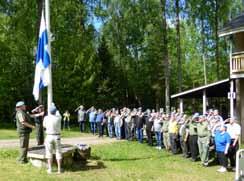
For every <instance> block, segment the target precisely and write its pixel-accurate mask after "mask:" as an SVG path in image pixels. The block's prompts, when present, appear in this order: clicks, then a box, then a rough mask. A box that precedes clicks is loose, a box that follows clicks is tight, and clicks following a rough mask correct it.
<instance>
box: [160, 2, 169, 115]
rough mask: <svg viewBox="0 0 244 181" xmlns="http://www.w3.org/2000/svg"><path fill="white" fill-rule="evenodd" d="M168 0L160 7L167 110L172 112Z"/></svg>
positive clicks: (161, 3)
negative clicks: (167, 15)
mask: <svg viewBox="0 0 244 181" xmlns="http://www.w3.org/2000/svg"><path fill="white" fill-rule="evenodd" d="M165 6H166V0H160V8H161V14H162V30H163V39H162V41H163V50H162V52H163V64H164V79H165V108H166V112H167V113H169V112H170V84H169V78H170V65H169V57H168V37H167V22H166V12H165V11H166V8H165Z"/></svg>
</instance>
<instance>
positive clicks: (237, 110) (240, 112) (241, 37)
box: [171, 14, 244, 141]
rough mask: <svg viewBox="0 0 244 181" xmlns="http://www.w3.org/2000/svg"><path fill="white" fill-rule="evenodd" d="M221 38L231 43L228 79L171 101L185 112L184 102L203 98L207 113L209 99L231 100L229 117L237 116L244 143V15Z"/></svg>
mask: <svg viewBox="0 0 244 181" xmlns="http://www.w3.org/2000/svg"><path fill="white" fill-rule="evenodd" d="M218 34H219V37H226V41H229V42H228V44H229V45H230V47H229V48H230V53H229V61H228V62H226V63H229V68H230V75H229V77H228V78H227V79H225V80H221V81H218V82H215V83H211V84H208V85H204V86H201V87H198V88H194V89H191V90H187V91H184V92H180V93H177V94H174V95H171V99H176V98H177V99H180V105H179V107H180V109H181V111H182V112H183V100H184V99H187V98H202V108H203V110H202V112H203V113H206V107H207V98H208V97H226V98H229V104H228V105H229V111H228V112H229V116H231V117H233V116H236V117H237V119H238V121H239V123H240V124H241V127H242V133H241V140H242V141H244V14H242V15H240V16H238V17H236V18H234V19H232V20H231V21H230V22H228V23H227V24H226V25H224V27H223V28H222V29H221V30H220V31H219V33H218Z"/></svg>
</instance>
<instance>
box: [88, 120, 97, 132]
mask: <svg viewBox="0 0 244 181" xmlns="http://www.w3.org/2000/svg"><path fill="white" fill-rule="evenodd" d="M90 126H91V133H92V134H96V128H97V125H96V122H90Z"/></svg>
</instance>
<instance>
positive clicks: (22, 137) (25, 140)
mask: <svg viewBox="0 0 244 181" xmlns="http://www.w3.org/2000/svg"><path fill="white" fill-rule="evenodd" d="M29 138H30V134H29V133H22V134H19V141H20V152H19V158H18V161H19V162H21V163H25V162H27V151H28V147H29Z"/></svg>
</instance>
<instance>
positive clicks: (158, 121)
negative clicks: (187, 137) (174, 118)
mask: <svg viewBox="0 0 244 181" xmlns="http://www.w3.org/2000/svg"><path fill="white" fill-rule="evenodd" d="M162 123H163V120H162V118H161V116H160V113H157V114H156V116H155V119H154V121H153V129H154V132H155V136H156V141H157V146H156V148H157V149H159V150H160V149H162Z"/></svg>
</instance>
